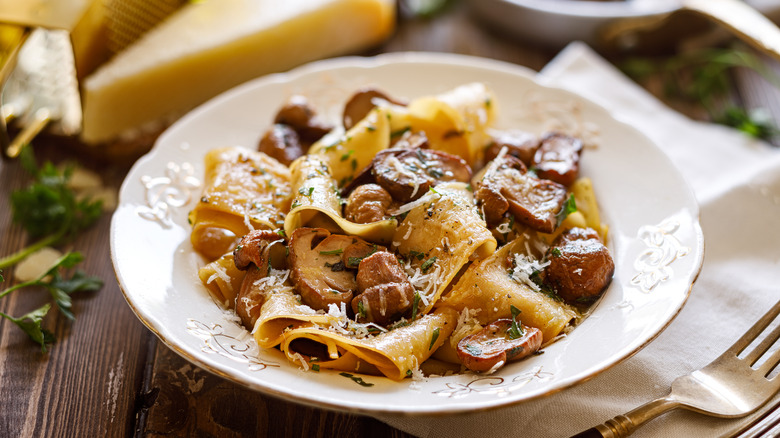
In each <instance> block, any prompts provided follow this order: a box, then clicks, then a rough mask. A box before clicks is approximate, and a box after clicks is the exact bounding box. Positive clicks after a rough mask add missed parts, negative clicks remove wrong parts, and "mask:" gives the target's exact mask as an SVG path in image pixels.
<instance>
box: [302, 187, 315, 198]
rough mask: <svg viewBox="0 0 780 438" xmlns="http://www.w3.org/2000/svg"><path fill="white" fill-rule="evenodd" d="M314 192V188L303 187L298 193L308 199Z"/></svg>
mask: <svg viewBox="0 0 780 438" xmlns="http://www.w3.org/2000/svg"><path fill="white" fill-rule="evenodd" d="M313 192H314V187H309V188H306V187H301V188H300V189H298V193H300V194H301V195H303V196H306V197H308V196H311V194H312V193H313Z"/></svg>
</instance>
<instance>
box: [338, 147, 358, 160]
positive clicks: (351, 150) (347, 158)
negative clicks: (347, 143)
mask: <svg viewBox="0 0 780 438" xmlns="http://www.w3.org/2000/svg"><path fill="white" fill-rule="evenodd" d="M354 152H355V150H354V149H350V150H349V151H347V153H346V154H344V155H342V156H341V161H347V160H349V157H350V156H351V155H352V154H353V153H354Z"/></svg>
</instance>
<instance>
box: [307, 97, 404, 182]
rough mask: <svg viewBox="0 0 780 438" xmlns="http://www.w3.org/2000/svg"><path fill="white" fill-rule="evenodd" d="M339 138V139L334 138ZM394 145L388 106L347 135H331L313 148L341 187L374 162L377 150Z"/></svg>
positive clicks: (311, 152) (312, 153)
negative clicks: (391, 140)
mask: <svg viewBox="0 0 780 438" xmlns="http://www.w3.org/2000/svg"><path fill="white" fill-rule="evenodd" d="M334 137H335V138H334ZM388 146H390V122H389V119H388V109H387V108H383V107H377V108H374V109H373V110H371V111H370V112H369V113H368V115H366V117H364V118H363V120H361V121H360V122H358V123H357V124H356V125H355V126H353V127H352V129H350V130H349V131H347V132H346V133H345V134H343V135H338V133H335V134H334V135H331V134H329V135H327V136H325V137H324V138H322V139H321V140H320V141H318V142H317V143H315V144H313V145H312V146H311V148H310V149H309V156H317V157H318V158H319V159H320V160H321V161H322V162H323V163H325V164H326V165H327V166H328V168H329V169H330V176H331V178H333V179H334V180H335V181H336V182H337V183H338V186H339V187H342V186H344V185H346V184H347V183H349V182H350V181H352V179H353V178H354V177H355V175H356V174H357V173H358V172H359V171H360V170H362V169H363V168H364V167H366V166H368V165H369V164H371V160H373V159H374V156H375V155H376V154H377V152H380V151H382V150H385V149H387V148H388Z"/></svg>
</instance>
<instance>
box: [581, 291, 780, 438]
mask: <svg viewBox="0 0 780 438" xmlns="http://www.w3.org/2000/svg"><path fill="white" fill-rule="evenodd" d="M778 314H780V302H778V303H777V304H775V305H774V307H772V309H771V310H770V311H769V312H767V313H766V314H765V315H764V316H762V317H761V319H759V320H758V322H756V324H755V325H753V327H751V328H750V330H748V331H747V333H745V334H744V335H742V337H741V338H740V339H739V340H738V341H737V342H736V343H734V345H732V346H731V347H729V349H728V350H726V351H725V352H724V353H723V354H721V355H720V356H719V357H718V358H717V359H715V360H714V361H712V362H711V363H710V364H709V365H707V366H705V367H704V368H702V369H700V370H697V371H694V372H692V373H691V374H689V375H687V376H682V377H678V378H677V379H675V380H674V382H672V389H671V391H670V392H669V394H668V395H667V396H666V397H662V398H659V399H657V400H653V401H651V402H649V403H645V404H644V405H642V406H639V407H638V408H636V409H634V410H632V411H629V412H627V413H625V414H623V415H618V416H617V417H614V418H612V419H611V420H608V421H607V422H606V423H604V424H601V425H598V426H596V427H593V428H590V429H588V430H586V431H584V432H581V433H579V434H577V435H574V437H572V438H575V437H576V438H588V437H594V438H600V437H604V438H617V437H625V436H628V435H630V434H631V433H633V432H634V431H635V430H636V429H637V428H638V427H639V426H641V425H642V424H644V423H645V422H647V421H649V420H652V419H653V418H655V417H657V416H659V415H661V414H663V413H665V412H667V411H670V410H672V409H676V408H685V409H689V410H692V411H695V412H699V413H702V414H706V415H711V416H715V417H726V418H729V417H733V418H736V417H743V416H745V415H748V414H750V413H752V412H755V411H756V410H757V409H758V408H760V407H761V406H762V405H763V404H764V403H766V402H767V401H769V399H770V398H772V396H773V395H775V394H776V393H777V391H778V390H780V378H778V377H777V376H775V375H772V371H773V370H774V369H775V367H776V366H777V365H778V363H780V349H778V350H770V348H771V347H772V346H773V345H774V344H775V342H776V341H777V340H778V338H780V325H778V326H777V327H775V328H774V329H773V330H772V331H771V333H769V334H768V335H767V336H766V337H765V338H763V339H762V340H761V341H760V342H759V343H758V344H757V345H756V346H755V348H753V349H752V350H750V351H748V350H747V348H748V347H749V346H751V345H752V344H753V343H754V342H755V341H757V340H758V339H760V338H759V335H761V334H762V333H763V332H764V331H765V330H766V329H767V327H768V326H769V325H770V324H771V323H772V322H773V321H774V320H775V318H777V315H778Z"/></svg>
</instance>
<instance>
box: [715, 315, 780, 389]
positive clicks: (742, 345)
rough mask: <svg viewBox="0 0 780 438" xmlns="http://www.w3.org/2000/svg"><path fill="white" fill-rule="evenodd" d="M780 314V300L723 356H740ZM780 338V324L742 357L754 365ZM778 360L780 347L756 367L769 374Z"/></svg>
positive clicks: (779, 359)
mask: <svg viewBox="0 0 780 438" xmlns="http://www.w3.org/2000/svg"><path fill="white" fill-rule="evenodd" d="M778 315H780V301H778V302H777V303H775V305H774V306H772V308H771V309H770V310H769V311H768V312H767V313H766V314H764V316H762V317H761V319H759V320H758V321H757V322H756V323H755V324H754V325H753V327H751V328H750V329H749V330H748V331H747V332H745V334H744V335H742V337H741V338H739V340H738V341H737V342H735V343H734V345H732V346H731V348H729V349H728V350H726V351H725V352H724V354H723V356H726V355H734V356H740V355H741V354H743V353H744V352H745V351H746V349H747V348H748V347H749V346H750V345H751V344H752V343H753V342H755V341H756V340H757V339H759V336H760V335H761V334H762V333H763V332H764V331H765V330H766V329H767V327H769V326H770V325H771V324H772V322H774V320H775V319H776V318H777V316H778ZM778 339H780V324H779V325H777V326H776V327H775V328H774V329H773V330H772V331H771V333H769V334H768V335H767V336H766V337H765V338H763V339H762V340H761V342H760V343H759V344H758V345H756V346H755V348H753V349H752V350H751V351H750V352H748V353H747V354H745V355H744V357H742V358H741V359H742V360H746V361H748V362H749V363H750V366H751V367H753V366H754V365H755V364H756V363H757V362H758V360H759V359H761V358H762V356H764V354H766V352H767V351H769V349H770V348H771V347H772V346H773V345H774V344H775V342H777V340H778ZM778 362H780V349H778V350H776V351H774V352H772V355H771V356H770V357H768V358H767V359H766V360H765V361H764V362H763V363H762V364H761V365H760V366H759V367H758V368H755V369H756V370H757V371H759V372H762V373H764V375H768V374H769V373H770V372H771V371H772V370H773V369H774V368H775V366H776V365H777V364H778Z"/></svg>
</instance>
